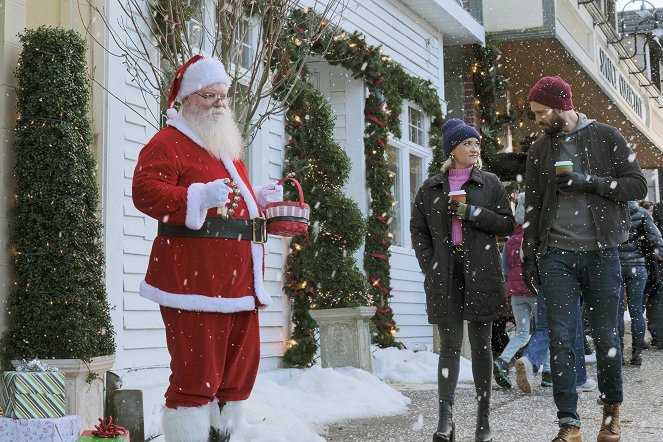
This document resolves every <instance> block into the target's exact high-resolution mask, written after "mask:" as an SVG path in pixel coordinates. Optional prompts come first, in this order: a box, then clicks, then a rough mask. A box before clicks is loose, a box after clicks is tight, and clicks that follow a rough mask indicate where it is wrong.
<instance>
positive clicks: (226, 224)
mask: <svg viewBox="0 0 663 442" xmlns="http://www.w3.org/2000/svg"><path fill="white" fill-rule="evenodd" d="M158 234H159V235H165V236H186V237H191V238H223V239H237V240H251V241H253V242H254V243H257V244H263V243H265V242H267V223H266V222H265V218H253V219H244V218H229V219H224V218H222V217H220V216H213V217H209V218H207V219H206V220H205V222H204V223H203V226H202V227H201V228H200V230H193V229H189V228H188V227H186V226H176V225H173V224H166V223H162V222H159V230H158Z"/></svg>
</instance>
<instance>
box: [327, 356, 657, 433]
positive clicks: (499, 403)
mask: <svg viewBox="0 0 663 442" xmlns="http://www.w3.org/2000/svg"><path fill="white" fill-rule="evenodd" d="M627 356H630V355H627ZM627 360H628V357H627ZM660 367H663V350H646V351H644V352H643V364H642V367H632V366H630V365H627V366H625V367H623V368H624V370H623V377H624V403H623V405H622V413H621V415H622V442H660V441H662V440H663V394H662V393H663V376H662V375H661V374H660V373H661V372H660ZM587 370H588V373H589V375H590V376H591V377H592V378H593V379H596V364H591V365H588V366H587ZM514 379H515V378H514V374H513V373H512V380H514ZM534 379H535V382H536V383H537V385H538V383H539V382H540V377H538V376H535V378H534ZM395 387H396V388H397V389H398V390H400V391H401V392H402V393H403V394H404V395H406V396H408V397H409V398H410V399H411V400H412V403H411V404H410V406H409V411H408V413H406V414H404V415H399V416H391V417H380V418H373V419H360V420H352V421H347V422H339V423H335V424H331V425H329V426H327V427H326V428H325V429H324V430H323V431H321V432H320V434H321V435H322V437H324V438H325V439H326V440H327V441H328V442H410V441H412V442H415V441H416V442H420V441H421V442H430V441H431V440H432V434H433V431H434V429H435V427H436V425H437V386H436V385H432V384H424V385H412V384H410V385H395ZM461 387H464V388H459V389H458V390H457V393H456V404H455V406H454V421H455V423H456V441H473V440H474V423H475V410H476V406H475V402H474V387H473V386H468V385H465V386H461ZM467 387H470V388H467ZM597 396H598V390H595V391H593V392H590V393H581V394H580V397H579V401H578V409H579V412H580V417H581V419H582V422H583V427H582V429H583V440H584V441H595V440H596V435H597V433H598V430H599V428H600V425H601V423H600V421H601V407H600V406H599V405H597V404H596V398H597ZM491 410H492V412H491V429H492V433H493V440H494V441H495V442H521V441H522V442H539V441H541V442H548V441H551V440H552V439H553V437H554V436H555V435H556V434H557V429H558V426H557V422H556V408H555V404H554V402H553V398H552V388H546V389H543V388H542V387H538V388H536V389H535V390H534V392H533V393H532V394H531V395H525V394H523V393H521V392H520V391H519V390H518V389H517V387H516V386H515V382H514V388H513V389H511V390H505V389H502V388H500V387H497V386H496V385H495V383H494V382H493V396H492V403H491Z"/></svg>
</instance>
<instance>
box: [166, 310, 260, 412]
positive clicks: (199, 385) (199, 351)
mask: <svg viewBox="0 0 663 442" xmlns="http://www.w3.org/2000/svg"><path fill="white" fill-rule="evenodd" d="M161 317H162V318H163V322H164V324H165V325H166V342H167V344H168V352H169V353H170V370H171V375H170V386H169V387H168V390H167V391H166V395H165V396H166V407H168V408H176V407H199V406H201V405H205V404H207V403H209V402H211V401H213V400H214V398H215V397H216V398H218V399H219V401H220V402H227V401H240V400H245V399H247V398H248V397H249V395H250V394H251V390H252V389H253V384H254V383H255V380H256V375H257V374H258V364H259V362H260V334H259V324H258V312H257V311H256V310H252V311H248V312H237V313H206V312H191V311H186V310H178V309H173V308H169V307H163V306H162V307H161Z"/></svg>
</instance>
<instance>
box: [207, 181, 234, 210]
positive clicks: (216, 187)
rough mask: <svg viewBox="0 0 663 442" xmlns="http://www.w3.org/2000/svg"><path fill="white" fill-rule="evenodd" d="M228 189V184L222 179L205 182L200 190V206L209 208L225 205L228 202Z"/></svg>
mask: <svg viewBox="0 0 663 442" xmlns="http://www.w3.org/2000/svg"><path fill="white" fill-rule="evenodd" d="M230 191H231V190H230V186H228V185H227V184H226V183H224V182H223V180H222V179H218V180H215V181H212V182H210V183H206V184H205V187H204V189H203V192H202V200H201V202H200V206H201V208H205V209H209V208H211V207H223V206H225V205H226V204H228V203H229V202H230V201H229V200H228V194H229V193H230Z"/></svg>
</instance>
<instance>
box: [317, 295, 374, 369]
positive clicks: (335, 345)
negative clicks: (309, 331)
mask: <svg viewBox="0 0 663 442" xmlns="http://www.w3.org/2000/svg"><path fill="white" fill-rule="evenodd" d="M375 309H376V308H375V307H353V308H334V309H325V310H311V311H310V314H311V317H312V318H313V319H314V320H315V321H317V323H318V326H319V327H320V356H321V362H322V366H323V367H348V366H349V367H357V368H361V369H362V370H366V371H368V372H371V333H370V331H369V328H368V320H369V319H370V318H372V317H373V315H375Z"/></svg>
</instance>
